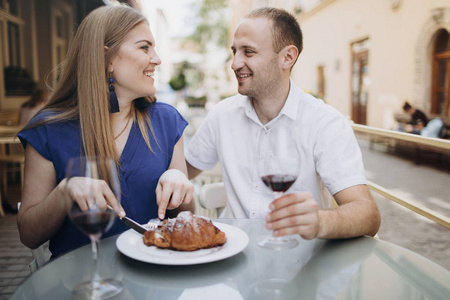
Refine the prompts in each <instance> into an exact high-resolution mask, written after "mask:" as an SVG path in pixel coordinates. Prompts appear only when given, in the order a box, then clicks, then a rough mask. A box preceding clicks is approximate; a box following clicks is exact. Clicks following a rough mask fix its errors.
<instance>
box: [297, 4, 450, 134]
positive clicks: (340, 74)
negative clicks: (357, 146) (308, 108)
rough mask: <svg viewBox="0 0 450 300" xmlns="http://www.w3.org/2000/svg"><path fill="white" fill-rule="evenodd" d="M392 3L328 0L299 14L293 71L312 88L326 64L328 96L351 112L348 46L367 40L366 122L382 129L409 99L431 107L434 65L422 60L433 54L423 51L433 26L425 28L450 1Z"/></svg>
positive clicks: (300, 81)
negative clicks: (299, 47)
mask: <svg viewBox="0 0 450 300" xmlns="http://www.w3.org/2000/svg"><path fill="white" fill-rule="evenodd" d="M390 3H391V1H380V0H364V1H360V0H326V1H323V4H322V5H319V7H318V8H317V9H312V10H310V11H307V12H306V13H303V14H301V15H300V16H299V20H300V23H301V26H302V30H303V33H304V50H303V53H302V54H301V56H300V58H299V61H298V62H297V65H296V66H295V68H294V70H293V75H292V76H293V78H294V81H295V82H296V83H297V84H298V85H299V86H300V87H302V88H304V89H305V90H309V91H313V92H314V91H315V90H317V67H318V66H319V65H324V66H325V78H326V88H325V89H326V94H325V96H324V98H325V100H326V101H327V102H328V103H329V104H331V105H332V106H334V107H336V108H337V109H338V110H339V111H341V112H342V113H343V114H345V115H349V116H350V115H351V98H350V95H351V94H350V93H351V90H350V78H351V48H350V47H351V44H352V43H353V42H356V41H359V40H362V39H365V38H369V39H370V45H371V46H370V50H369V76H370V88H369V100H368V110H367V124H368V125H371V126H376V127H381V128H391V127H392V126H393V123H394V121H393V117H392V116H393V114H394V113H395V112H401V107H402V104H403V102H404V100H405V99H408V100H409V101H410V102H411V103H413V104H414V105H416V106H417V107H419V108H421V109H424V110H425V112H427V111H428V110H429V109H430V108H429V104H428V103H429V101H430V100H429V99H430V93H429V87H428V92H427V87H426V86H427V85H428V86H429V85H430V83H429V81H430V80H429V76H431V69H430V70H427V68H426V67H424V66H423V63H425V64H431V57H430V52H429V51H428V52H427V51H426V50H424V49H430V45H431V44H432V43H433V39H432V37H431V36H430V35H431V34H432V32H433V30H428V31H426V32H427V34H428V36H427V34H423V32H424V30H425V28H428V27H430V26H431V25H430V23H432V22H433V17H432V10H433V9H434V8H436V7H450V1H448V0H407V1H406V0H402V1H400V4H399V5H398V7H396V8H393V7H391V4H390ZM435 27H436V28H435V29H437V28H438V27H440V26H438V25H436V26H435ZM423 43H427V44H426V45H423ZM418 49H420V51H419V50H418ZM418 52H420V53H419V54H418ZM418 60H419V62H418ZM424 72H427V73H424ZM419 73H420V74H421V75H420V74H419ZM427 78H428V79H427ZM418 91H421V92H420V93H419V92H418Z"/></svg>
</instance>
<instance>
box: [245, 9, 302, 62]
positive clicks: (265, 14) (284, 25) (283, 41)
mask: <svg viewBox="0 0 450 300" xmlns="http://www.w3.org/2000/svg"><path fill="white" fill-rule="evenodd" d="M245 18H246V19H252V18H266V19H269V20H272V24H273V25H272V36H273V48H274V52H275V53H278V52H280V51H281V49H283V48H284V47H286V46H289V45H294V46H295V47H297V49H298V54H299V55H300V53H301V52H302V49H303V34H302V30H301V29H300V25H299V24H298V22H297V20H296V19H295V17H294V16H293V15H291V14H290V13H289V12H288V11H286V10H284V9H280V8H275V7H263V8H258V9H255V10H253V11H251V12H249V13H248V14H247V15H246V16H245Z"/></svg>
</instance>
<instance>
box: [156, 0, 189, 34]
mask: <svg viewBox="0 0 450 300" xmlns="http://www.w3.org/2000/svg"><path fill="white" fill-rule="evenodd" d="M195 2H198V0H157V2H156V3H157V6H158V7H160V8H161V9H162V10H163V11H164V15H165V17H166V19H167V23H168V25H169V32H170V35H171V36H172V37H180V36H188V35H189V34H191V33H192V32H193V31H194V29H195V24H194V20H193V18H194V17H195V11H194V8H193V7H194V3H195Z"/></svg>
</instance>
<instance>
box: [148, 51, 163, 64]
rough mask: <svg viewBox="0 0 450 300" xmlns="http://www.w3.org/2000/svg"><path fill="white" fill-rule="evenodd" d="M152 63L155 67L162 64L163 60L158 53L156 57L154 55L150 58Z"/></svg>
mask: <svg viewBox="0 0 450 300" xmlns="http://www.w3.org/2000/svg"><path fill="white" fill-rule="evenodd" d="M150 63H151V64H155V65H160V64H161V59H160V58H159V56H158V54H156V52H155V54H154V55H152V56H151V57H150Z"/></svg>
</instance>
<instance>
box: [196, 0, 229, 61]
mask: <svg viewBox="0 0 450 300" xmlns="http://www.w3.org/2000/svg"><path fill="white" fill-rule="evenodd" d="M197 5H198V17H199V23H198V24H197V27H196V29H195V31H194V33H193V34H191V35H190V36H189V37H188V39H189V40H191V41H194V42H196V43H198V44H200V45H201V51H202V52H204V51H206V48H207V47H206V46H207V44H208V43H211V42H212V43H215V44H216V45H217V46H219V47H223V48H227V47H228V18H227V13H228V2H227V1H226V0H199V2H197Z"/></svg>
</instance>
